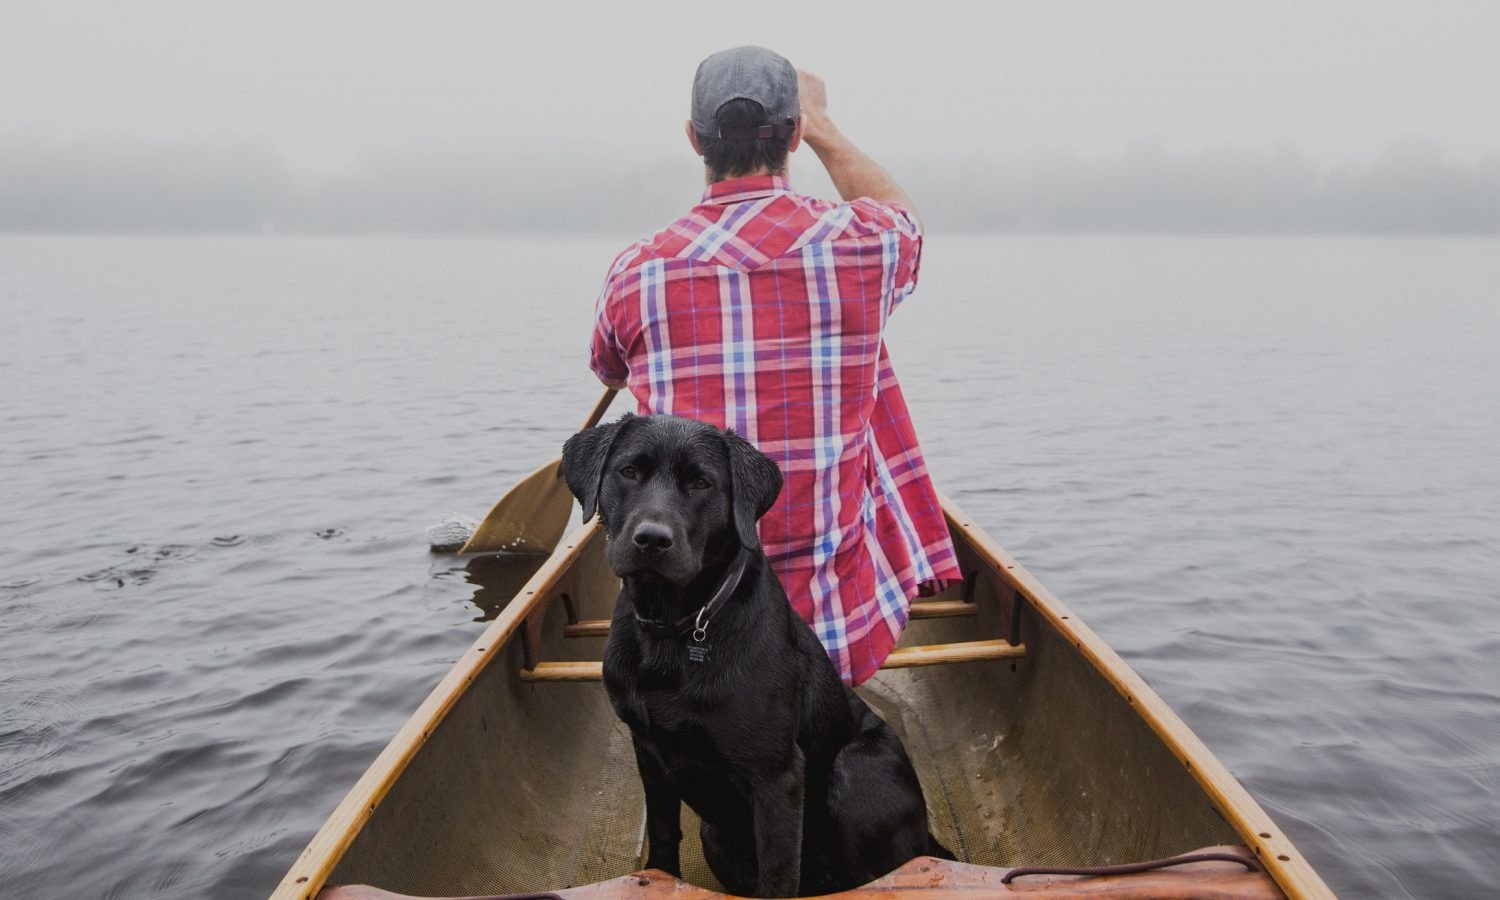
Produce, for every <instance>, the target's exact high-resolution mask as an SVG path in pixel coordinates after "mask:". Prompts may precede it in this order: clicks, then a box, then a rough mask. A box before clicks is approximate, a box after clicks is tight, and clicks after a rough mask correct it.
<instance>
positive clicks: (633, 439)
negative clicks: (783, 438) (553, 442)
mask: <svg viewBox="0 0 1500 900" xmlns="http://www.w3.org/2000/svg"><path fill="white" fill-rule="evenodd" d="M563 477H564V478H566V479H567V482H568V487H569V488H570V489H571V490H572V491H573V495H574V496H575V497H577V498H578V502H579V504H581V505H582V506H583V518H584V520H585V521H587V520H588V519H592V518H593V517H594V511H595V509H597V510H598V512H599V517H600V519H601V520H603V522H604V530H605V533H607V534H608V535H609V536H610V542H609V549H608V551H607V556H608V559H609V564H610V567H611V568H613V569H614V571H615V574H616V575H619V576H620V577H622V578H624V577H627V576H645V577H656V578H660V579H662V580H665V581H667V582H670V583H671V584H674V585H677V586H679V587H681V586H685V585H687V584H688V583H689V582H691V581H692V580H693V579H694V578H695V577H697V575H698V573H699V572H701V571H702V570H703V568H704V566H706V565H708V564H711V563H713V562H715V561H716V560H717V559H719V558H722V557H724V556H727V555H728V554H729V553H731V552H732V551H733V550H734V548H735V547H736V546H743V547H745V548H747V549H750V550H757V549H759V548H760V539H759V537H758V536H757V535H756V533H755V522H756V520H757V519H759V518H760V517H761V516H763V515H765V513H766V510H768V509H770V508H771V504H772V503H774V502H776V495H777V494H779V493H781V470H780V469H778V468H777V467H776V464H775V463H774V462H772V461H771V460H770V458H768V457H767V456H766V455H765V454H764V453H761V452H760V451H759V450H756V449H755V448H754V447H752V446H750V444H749V443H748V442H747V441H745V440H744V439H743V438H741V437H740V436H739V435H737V434H735V433H734V432H733V431H728V430H722V431H721V430H720V429H718V428H715V427H713V426H712V425H709V424H707V423H704V422H699V421H697V420H696V419H683V418H678V417H677V416H649V417H641V416H632V415H625V416H622V417H621V418H620V420H619V421H617V422H612V423H610V424H608V425H600V426H599V427H597V428H590V429H588V430H586V431H580V432H579V433H577V434H575V435H573V436H572V437H571V438H569V439H568V442H567V443H566V444H564V445H563Z"/></svg>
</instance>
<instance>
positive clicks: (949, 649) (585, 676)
mask: <svg viewBox="0 0 1500 900" xmlns="http://www.w3.org/2000/svg"><path fill="white" fill-rule="evenodd" d="M589 624H592V623H590V622H580V623H578V625H575V626H569V627H574V628H576V627H579V626H582V625H589ZM605 624H606V625H607V624H608V623H605ZM606 633H607V630H606ZM1025 655H1026V645H1025V644H1009V643H1006V642H1005V641H999V640H995V641H963V642H961V643H956V644H928V645H925V646H920V647H901V648H899V649H896V650H892V651H891V655H890V656H888V657H886V659H885V665H883V666H881V668H882V669H907V668H911V667H912V666H938V665H943V664H944V663H961V662H980V661H982V660H993V659H1019V658H1020V657H1023V656H1025ZM603 678H604V663H602V662H600V661H598V660H575V661H570V662H539V663H537V664H536V665H535V666H534V667H532V668H530V669H522V670H521V680H522V681H600V680H603Z"/></svg>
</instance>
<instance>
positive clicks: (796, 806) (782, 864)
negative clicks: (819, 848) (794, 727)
mask: <svg viewBox="0 0 1500 900" xmlns="http://www.w3.org/2000/svg"><path fill="white" fill-rule="evenodd" d="M788 763H789V764H788V765H787V766H786V767H785V768H783V769H779V770H778V771H775V772H770V773H767V774H766V775H765V776H763V777H761V778H759V779H757V780H756V781H755V783H754V785H753V787H752V793H751V802H752V803H753V804H754V806H755V856H756V861H757V862H758V863H759V864H760V873H759V874H760V883H759V885H758V886H757V888H756V891H755V893H756V894H757V895H759V896H761V897H795V896H796V895H797V894H798V893H800V891H799V889H798V888H799V885H800V882H801V880H802V803H803V795H804V794H805V792H806V779H805V769H804V763H803V759H802V749H801V748H800V747H796V746H795V745H794V746H793V748H792V756H791V759H790V760H788Z"/></svg>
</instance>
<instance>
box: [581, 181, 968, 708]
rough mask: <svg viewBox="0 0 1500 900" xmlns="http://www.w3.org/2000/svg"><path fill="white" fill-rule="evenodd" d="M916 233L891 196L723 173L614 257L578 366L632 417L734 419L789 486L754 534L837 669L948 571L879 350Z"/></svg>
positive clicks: (943, 533) (910, 272)
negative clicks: (626, 401) (836, 194)
mask: <svg viewBox="0 0 1500 900" xmlns="http://www.w3.org/2000/svg"><path fill="white" fill-rule="evenodd" d="M921 249H922V236H921V234H920V232H919V231H918V229H917V226H916V224H915V222H914V221H913V220H912V218H911V216H910V214H908V213H907V212H906V211H905V210H904V209H902V208H900V207H899V206H894V205H890V204H882V203H877V202H875V201H872V200H868V199H860V200H855V201H853V202H851V203H832V202H828V201H823V200H816V199H813V198H811V197H807V196H803V195H800V194H796V193H793V192H792V190H791V188H790V186H789V185H788V184H787V183H786V181H785V180H783V179H781V178H773V177H769V176H766V177H754V178H743V179H737V180H730V181H722V182H719V183H717V184H714V185H713V186H711V187H710V188H709V189H708V191H707V192H706V193H705V194H704V196H703V202H702V203H700V204H699V205H698V206H697V207H695V208H694V209H693V211H692V212H690V213H689V214H688V215H686V216H685V217H683V218H681V219H678V220H677V221H676V222H673V223H672V224H671V225H669V226H667V228H666V229H665V230H663V231H661V232H658V233H657V234H656V235H654V236H652V237H650V238H648V239H646V240H644V241H641V242H640V243H638V244H636V245H634V246H632V247H630V248H629V249H627V250H626V251H625V252H624V253H622V254H620V256H619V257H618V258H616V260H615V262H614V265H613V266H612V267H611V268H610V272H609V277H608V278H607V279H606V281H605V283H604V290H603V291H602V292H601V293H600V295H599V303H598V310H597V312H598V319H597V326H596V328H595V332H594V340H593V352H592V358H591V366H592V368H593V370H594V373H595V374H597V375H598V376H599V378H600V379H601V380H602V381H604V382H605V383H606V384H613V385H625V386H626V387H628V388H629V390H630V392H631V393H632V394H634V395H635V398H636V400H637V402H638V403H639V405H640V412H641V414H643V415H648V414H655V413H670V414H673V415H679V416H688V417H690V418H695V419H702V420H703V421H705V422H711V423H713V424H714V425H717V426H720V427H731V428H733V429H734V430H735V431H736V432H738V433H739V434H740V435H742V436H743V437H744V438H745V439H746V440H748V441H750V442H751V443H752V444H754V445H755V446H756V447H758V448H759V449H760V450H761V451H762V452H763V453H765V454H766V455H768V456H769V457H771V458H772V459H773V460H775V461H776V463H777V464H778V465H780V466H781V471H782V473H783V474H784V476H785V479H786V484H785V487H784V488H783V489H782V492H781V496H780V497H779V498H778V499H777V502H776V505H775V506H774V507H772V508H771V510H770V512H768V513H767V514H766V515H765V517H764V518H762V519H761V521H760V535H761V542H762V544H763V545H764V548H765V551H766V556H767V558H768V559H769V560H770V563H771V566H772V568H773V569H774V570H775V571H776V574H777V575H779V576H780V577H781V581H782V584H783V585H785V587H786V592H787V595H788V597H789V598H790V599H791V602H792V604H793V606H795V607H796V609H797V612H798V613H800V614H801V615H802V617H803V618H804V619H806V620H807V622H808V624H810V625H811V626H812V629H813V632H814V633H815V634H817V636H818V639H819V640H821V641H822V643H823V646H824V647H826V648H827V650H828V655H829V656H830V657H831V658H832V659H833V662H834V664H835V666H836V667H837V668H838V670H839V674H840V675H841V676H842V677H843V678H844V680H845V681H848V682H850V683H853V684H858V683H860V682H861V681H864V680H865V679H866V678H869V677H870V676H871V675H873V674H875V671H876V670H877V669H878V668H879V667H880V664H881V663H882V662H883V661H884V660H885V658H886V656H887V655H888V654H889V653H890V651H891V648H892V646H894V645H895V643H896V640H897V638H899V637H900V636H901V631H902V629H903V628H905V626H906V619H907V610H908V608H909V605H910V601H911V598H912V597H915V596H918V595H920V594H926V593H930V592H932V591H935V590H938V589H941V587H942V586H943V585H944V584H946V583H948V582H950V581H955V580H958V579H959V578H960V577H961V576H960V573H959V570H958V563H957V559H956V557H955V555H954V551H953V543H952V541H951V539H950V538H949V536H948V529H947V526H946V524H945V523H944V521H943V515H942V512H941V510H940V509H939V507H938V503H937V498H936V495H935V494H934V492H933V488H932V483H931V481H930V480H929V479H928V476H927V466H926V463H925V462H924V461H923V459H922V451H921V448H920V447H918V445H917V436H916V432H915V431H914V429H913V428H912V423H911V419H910V418H909V417H908V415H907V411H906V402H905V400H904V399H902V396H901V387H900V385H899V384H897V382H896V375H895V372H894V371H893V370H892V369H891V363H890V359H889V358H888V356H887V355H886V349H885V343H884V341H883V339H882V334H883V332H884V330H885V323H886V319H887V317H888V316H889V315H890V314H891V312H892V310H894V309H895V308H896V306H897V305H898V304H900V303H901V301H902V300H903V299H905V298H906V296H907V295H908V294H910V293H911V291H912V288H913V287H915V285H916V281H917V264H918V259H919V257H920V255H921Z"/></svg>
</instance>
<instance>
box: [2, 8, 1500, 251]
mask: <svg viewBox="0 0 1500 900" xmlns="http://www.w3.org/2000/svg"><path fill="white" fill-rule="evenodd" d="M1497 33H1500V4H1490V3H1452V2H1440V3H1419V2H1411V3H1394V4H1393V3H1371V2H1342V0H1340V2H1319V3H1315V4H1308V3H1280V2H1253V3H1206V2H1132V3H1113V2H1099V3H1077V2H1050V3H1035V4H1024V5H1023V4H1000V3H994V4H976V3H963V4H946V3H940V2H921V3H910V2H908V3H861V4H801V3H798V4H780V3H767V2H759V0H758V2H756V3H754V4H741V5H733V4H717V5H707V4H702V3H652V4H636V5H627V4H610V5H601V6H597V7H596V6H593V5H589V6H576V5H570V4H551V5H545V6H544V5H541V4H526V5H521V4H500V3H475V2H462V3H459V2H445V3H400V4H393V3H376V2H368V0H367V2H357V3H353V2H339V3H315V4H313V3H303V4H296V3H283V2H257V3H229V2H223V3H205V2H172V3H159V2H157V3H153V2H132V3H128V4H118V3H105V2H93V3H77V2H65V0H64V2H46V3H43V2H35V3H29V4H19V3H7V4H6V5H5V6H4V8H3V11H0V85H3V87H0V228H3V229H7V230H16V229H42V230H75V229H77V230H88V229H95V230H111V229H123V230H192V229H200V228H201V229H210V230H215V229H227V230H243V229H253V230H262V229H288V230H305V229H311V230H515V229H522V228H528V227H534V228H537V229H542V230H553V231H557V230H571V231H578V230H585V231H587V230H595V231H597V230H619V229H626V230H632V231H641V230H647V229H649V228H650V227H655V226H656V225H658V224H660V222H659V221H658V220H661V219H663V217H670V216H674V215H676V214H679V213H680V212H681V211H682V210H683V209H684V208H685V206H686V205H687V204H689V203H690V202H691V200H692V198H693V197H695V196H696V194H697V192H698V190H699V189H700V186H699V184H698V179H699V178H700V177H701V176H700V173H699V172H698V171H696V170H695V169H694V167H693V165H692V159H691V157H689V156H687V155H686V154H687V153H688V151H687V149H686V145H685V141H684V138H683V136H682V132H681V129H682V121H683V119H684V118H685V117H686V113H687V101H688V91H689V86H690V81H691V77H692V71H693V68H694V67H695V65H696V64H697V62H698V60H699V59H701V58H702V57H703V56H704V55H706V54H708V53H709V52H712V51H713V50H716V49H719V48H721V47H724V46H728V45H732V44H735V43H761V44H765V45H767V46H770V47H773V48H774V49H777V50H779V51H780V52H782V53H784V54H786V55H787V56H788V57H790V58H791V59H792V60H793V61H794V62H796V63H797V64H799V65H803V66H805V67H807V68H810V69H812V70H813V71H816V72H819V73H820V74H822V75H823V76H824V77H825V78H826V79H827V81H828V85H829V94H830V111H831V112H832V113H833V115H834V118H835V120H836V121H838V122H839V124H840V125H841V127H842V128H843V129H844V131H845V132H846V133H848V134H849V135H850V136H851V137H853V138H854V139H855V140H856V141H857V142H858V143H860V144H861V145H862V146H863V147H864V148H865V149H867V150H868V151H870V152H871V153H872V154H873V155H875V156H876V157H877V158H878V159H880V160H881V161H882V162H884V163H886V164H887V165H888V167H890V168H891V169H892V170H893V171H894V172H895V173H896V174H897V176H898V177H899V178H901V179H902V180H903V181H904V182H907V187H908V188H909V190H910V191H911V192H912V193H913V194H914V195H915V196H916V198H917V200H918V203H919V205H920V206H921V207H922V208H923V211H924V213H926V214H927V215H928V218H929V220H930V222H931V224H932V225H933V226H934V227H944V226H946V227H952V228H974V229H990V230H1028V229H1035V230H1074V229H1076V230H1090V229H1101V230H1119V229H1125V230H1277V229H1292V230H1353V231H1361V230H1373V231H1422V230H1437V231H1493V230H1496V229H1497V228H1500V225H1497V222H1496V219H1497V213H1496V212H1495V211H1494V210H1495V209H1496V207H1497V206H1500V203H1497V202H1496V199H1497V197H1500V174H1497V170H1500V163H1497V157H1496V153H1497V151H1500V116H1496V115H1494V114H1493V108H1494V102H1495V101H1494V96H1493V95H1494V91H1495V88H1496V86H1497V85H1500V54H1496V53H1494V52H1493V41H1494V36H1495V35H1496V34H1497ZM793 171H794V181H795V182H796V183H797V184H798V185H799V187H803V188H804V189H809V190H812V191H813V192H819V193H827V191H828V184H827V180H826V178H824V177H822V176H821V173H820V172H818V171H817V169H816V166H815V161H814V160H812V159H811V157H810V154H806V153H804V154H799V158H796V159H794V169H793Z"/></svg>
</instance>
